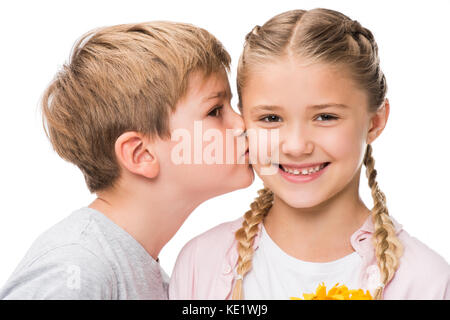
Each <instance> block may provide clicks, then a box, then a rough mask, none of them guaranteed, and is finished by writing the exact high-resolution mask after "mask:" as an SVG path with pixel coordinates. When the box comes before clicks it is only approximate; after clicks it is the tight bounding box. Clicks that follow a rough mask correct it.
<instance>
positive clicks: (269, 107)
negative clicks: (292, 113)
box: [251, 105, 283, 112]
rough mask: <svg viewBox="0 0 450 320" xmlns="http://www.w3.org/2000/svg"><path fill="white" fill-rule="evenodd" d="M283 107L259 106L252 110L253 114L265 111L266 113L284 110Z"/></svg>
mask: <svg viewBox="0 0 450 320" xmlns="http://www.w3.org/2000/svg"><path fill="white" fill-rule="evenodd" d="M282 109H283V108H282V107H279V106H272V105H257V106H254V107H252V108H251V111H252V112H256V111H260V110H264V111H277V110H282Z"/></svg>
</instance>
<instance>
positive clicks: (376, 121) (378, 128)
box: [366, 98, 390, 144]
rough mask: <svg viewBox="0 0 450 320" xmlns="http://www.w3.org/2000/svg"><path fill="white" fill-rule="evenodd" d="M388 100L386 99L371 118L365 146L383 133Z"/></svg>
mask: <svg viewBox="0 0 450 320" xmlns="http://www.w3.org/2000/svg"><path fill="white" fill-rule="evenodd" d="M389 111H390V106H389V100H388V99H387V98H386V99H385V100H384V103H383V105H382V106H381V107H380V108H379V109H378V110H377V111H376V112H375V113H374V114H373V115H372V116H371V119H370V126H369V131H368V133H367V141H366V142H367V144H370V143H372V142H373V141H375V139H376V138H377V137H378V136H379V135H380V134H381V132H383V130H384V127H385V126H386V123H387V120H388V118H389Z"/></svg>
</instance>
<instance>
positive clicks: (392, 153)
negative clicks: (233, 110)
mask: <svg viewBox="0 0 450 320" xmlns="http://www.w3.org/2000/svg"><path fill="white" fill-rule="evenodd" d="M5 3H6V2H2V4H1V5H0V34H1V38H0V46H1V47H0V49H1V50H0V106H1V107H0V119H1V126H0V137H1V157H0V167H1V175H0V179H1V180H0V188H1V190H0V197H1V209H0V286H2V285H3V283H4V282H5V281H6V280H7V278H8V277H9V276H10V274H11V273H12V272H13V270H14V268H15V267H16V265H17V264H18V263H19V261H20V259H22V257H23V256H24V254H25V252H26V250H27V249H28V248H29V246H30V245H31V243H32V242H33V241H34V239H35V238H36V237H37V236H38V235H39V234H41V233H42V232H43V231H44V230H46V229H47V228H49V227H51V226H52V225H53V224H55V223H56V222H58V221H60V220H62V219H63V218H65V217H66V216H67V215H69V214H70V213H71V212H72V211H74V210H75V209H78V208H80V207H82V206H86V205H88V204H89V203H90V202H91V201H92V200H93V198H94V196H93V195H91V194H89V192H88V189H87V188H86V186H85V183H84V180H83V177H82V174H81V172H80V171H79V170H78V169H77V168H76V167H75V166H73V165H71V164H70V163H67V162H65V161H63V160H61V159H60V158H59V157H58V156H57V155H56V153H54V152H53V151H52V149H51V146H50V143H49V142H48V140H47V138H46V136H45V134H44V131H43V129H42V124H41V115H40V113H39V111H38V103H39V99H40V97H41V94H42V92H43V91H44V89H45V87H46V86H47V84H48V83H49V82H50V80H51V79H52V78H53V76H54V75H55V73H56V72H57V70H58V68H60V67H61V66H62V64H63V63H64V62H66V60H67V59H68V57H69V53H70V51H71V48H72V45H73V43H74V42H75V40H76V39H77V38H78V37H80V36H81V35H82V34H84V33H85V32H87V31H88V30H90V29H93V28H96V27H100V26H106V25H113V24H121V23H131V22H142V21H149V20H172V21H182V22H189V23H193V24H196V25H198V26H200V27H203V28H206V29H208V30H209V31H210V32H212V33H213V34H214V35H215V36H216V37H218V38H219V39H220V40H221V41H222V42H223V44H224V45H225V47H226V48H227V49H228V51H229V52H230V54H231V56H232V59H233V65H232V70H233V71H232V73H231V75H230V81H231V85H232V90H233V92H234V95H235V96H236V90H235V80H234V79H235V70H236V62H237V59H238V57H239V54H240V51H241V49H242V45H243V40H244V36H245V35H246V34H247V32H249V31H250V30H251V29H252V28H253V26H254V25H255V24H259V25H261V24H263V23H264V22H265V21H267V20H268V19H269V18H271V17H272V16H274V15H275V14H278V13H281V12H283V11H286V10H290V9H312V8H315V7H325V8H331V9H335V10H338V11H341V12H343V13H344V14H346V15H348V16H350V17H351V18H353V19H356V20H358V21H359V22H360V23H361V24H362V25H363V26H365V27H367V28H369V29H370V30H371V31H372V32H373V33H374V35H375V38H376V40H377V42H378V45H379V51H380V56H381V62H382V68H383V70H384V73H385V74H386V77H387V81H388V86H389V92H388V97H389V98H390V103H391V115H390V118H389V121H388V124H387V127H386V129H385V131H384V132H383V134H382V135H381V136H380V138H379V139H378V140H377V141H375V143H374V144H373V147H374V157H375V160H376V165H375V166H376V169H377V171H378V181H379V184H380V186H381V189H382V190H383V191H384V192H385V193H386V195H387V200H388V207H389V211H390V214H391V215H392V216H393V217H395V219H396V220H397V221H399V222H400V223H401V224H403V226H404V228H405V229H406V230H407V231H408V232H409V233H410V234H411V235H413V236H415V237H417V238H418V239H420V240H421V241H422V242H424V243H425V244H426V245H428V246H429V247H430V248H432V249H433V250H435V251H436V252H438V253H439V254H440V255H441V256H443V257H444V258H445V259H446V260H447V262H449V261H450V246H449V245H450V232H449V230H448V228H449V227H450V223H449V222H450V209H449V208H448V205H447V204H448V199H449V197H450V187H449V181H450V171H449V169H448V168H449V160H450V157H449V156H450V151H449V141H448V140H449V138H450V133H449V130H450V124H449V121H450V102H449V101H450V99H449V98H448V93H449V89H450V86H449V78H448V76H449V71H450V62H449V58H448V57H449V56H450V54H449V49H450V47H449V35H448V34H449V31H450V20H449V19H448V12H450V1H420V2H414V1H395V2H394V1H380V0H378V1H300V0H297V1H280V0H278V1H261V0H260V1H192V0H190V1H168V0H165V1H163V0H160V1H150V0H147V1H130V0H128V1H111V0H110V1H80V0H79V1H71V2H68V1H53V2H52V1H42V0H41V1H28V2H24V1H14V2H8V4H5ZM233 102H234V104H236V102H237V101H236V100H234V101H233ZM261 187H262V183H261V182H260V180H259V178H257V180H256V181H255V183H254V184H253V185H252V186H251V187H249V188H248V189H245V190H239V191H235V192H233V193H230V194H227V195H223V196H221V197H218V198H215V199H212V200H210V201H207V202H206V203H204V204H203V205H201V206H200V207H198V208H197V209H196V210H195V211H194V212H193V213H192V215H191V217H190V218H189V219H188V220H187V222H186V223H185V224H184V225H183V227H182V228H181V229H180V231H179V232H178V233H177V234H176V235H175V237H174V238H173V239H172V240H171V241H170V242H169V244H168V245H167V246H166V247H165V248H164V249H163V250H162V252H161V254H160V259H161V264H162V266H163V268H164V269H165V270H166V272H167V273H168V274H169V275H170V273H171V271H172V268H173V265H174V263H175V259H176V256H177V254H178V252H179V251H180V249H181V248H182V246H183V245H184V244H185V243H186V242H187V241H188V240H189V239H191V238H192V237H194V236H196V235H198V234H199V233H201V232H203V231H205V230H207V229H209V228H211V227H213V226H215V225H217V224H218V223H221V222H224V221H228V220H232V219H235V218H238V217H239V216H241V215H242V214H243V213H244V212H245V211H247V210H248V207H249V204H250V203H251V202H252V201H253V199H254V197H255V196H256V190H258V189H259V188H261ZM361 195H362V197H363V199H364V200H365V201H366V203H367V204H368V206H370V207H371V204H372V202H371V198H370V193H369V188H368V186H367V180H366V178H365V176H364V175H363V177H362V179H361Z"/></svg>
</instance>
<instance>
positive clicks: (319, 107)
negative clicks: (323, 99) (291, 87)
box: [307, 103, 349, 110]
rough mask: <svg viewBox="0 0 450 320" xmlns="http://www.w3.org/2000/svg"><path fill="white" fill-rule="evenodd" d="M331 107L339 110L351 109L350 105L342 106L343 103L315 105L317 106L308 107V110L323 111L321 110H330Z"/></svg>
mask: <svg viewBox="0 0 450 320" xmlns="http://www.w3.org/2000/svg"><path fill="white" fill-rule="evenodd" d="M330 107H338V108H343V109H346V108H349V106H348V105H346V104H342V103H324V104H315V105H311V106H308V107H307V108H308V109H317V110H321V109H325V108H330Z"/></svg>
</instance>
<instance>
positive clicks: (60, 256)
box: [0, 244, 116, 300]
mask: <svg viewBox="0 0 450 320" xmlns="http://www.w3.org/2000/svg"><path fill="white" fill-rule="evenodd" d="M113 279H114V275H113V272H112V270H111V268H109V266H107V265H106V264H105V263H103V262H102V261H101V260H100V259H99V258H98V257H97V256H96V255H94V254H93V253H92V252H90V251H89V250H87V249H85V248H83V247H82V246H80V245H78V244H73V245H66V246H62V247H58V248H55V249H52V250H51V251H49V252H47V253H45V254H43V255H41V256H39V257H38V258H37V259H35V260H34V261H32V262H31V264H29V265H27V266H26V267H24V268H22V269H21V270H17V271H16V272H15V273H14V274H13V276H12V277H11V278H10V279H9V280H8V282H7V283H6V285H5V287H3V288H2V290H1V291H0V299H9V300H19V299H20V300H29V299H37V300H42V299H58V300H65V299H81V300H87V299H114V292H115V291H116V290H115V287H114V283H115V282H114V281H113Z"/></svg>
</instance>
